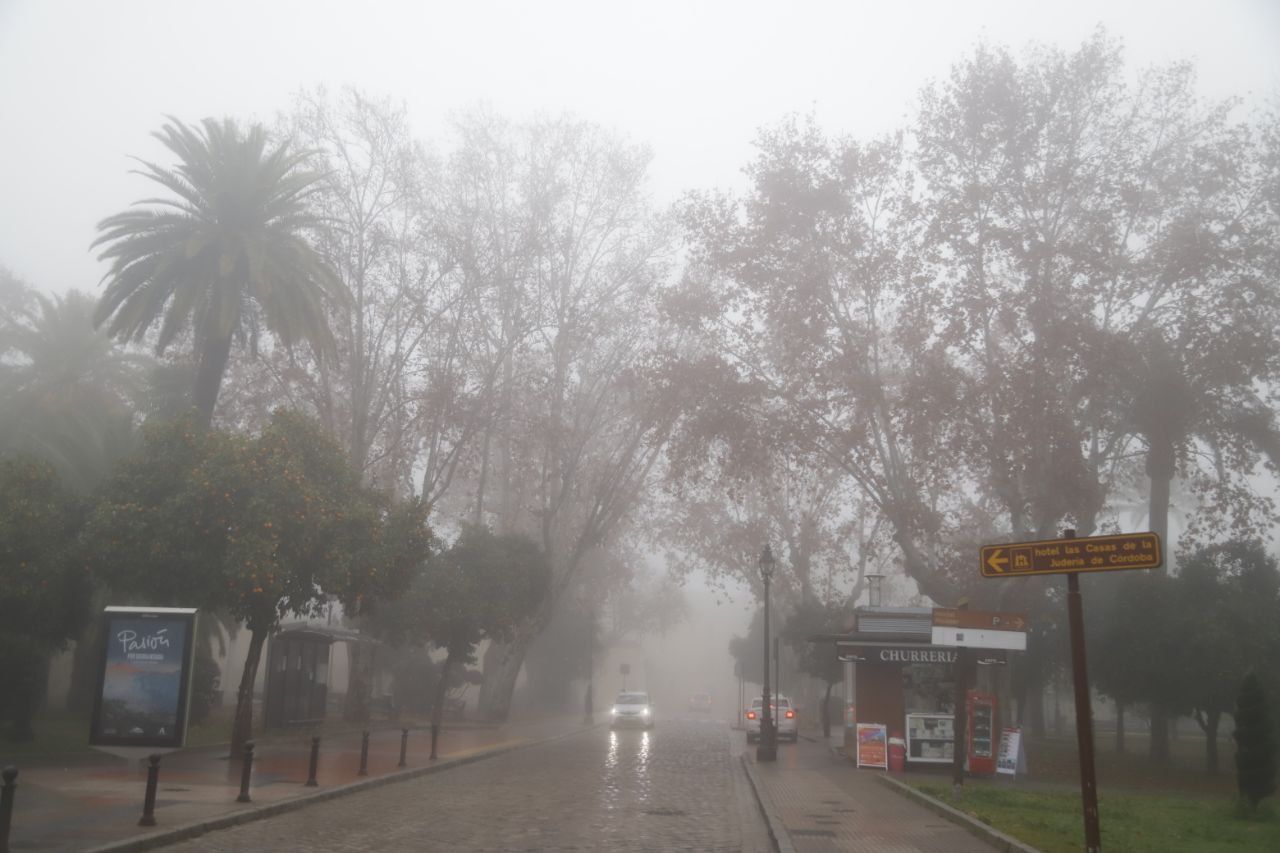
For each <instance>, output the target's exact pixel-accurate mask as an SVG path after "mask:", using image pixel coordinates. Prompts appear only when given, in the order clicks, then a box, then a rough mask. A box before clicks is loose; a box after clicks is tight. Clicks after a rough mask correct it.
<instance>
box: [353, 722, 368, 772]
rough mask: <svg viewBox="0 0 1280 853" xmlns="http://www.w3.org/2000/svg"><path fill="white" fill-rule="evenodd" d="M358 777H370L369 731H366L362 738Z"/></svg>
mask: <svg viewBox="0 0 1280 853" xmlns="http://www.w3.org/2000/svg"><path fill="white" fill-rule="evenodd" d="M356 775H358V776H368V775H369V730H368V729H365V731H364V734H363V735H362V736H361V737H360V772H359V773H358V774H356Z"/></svg>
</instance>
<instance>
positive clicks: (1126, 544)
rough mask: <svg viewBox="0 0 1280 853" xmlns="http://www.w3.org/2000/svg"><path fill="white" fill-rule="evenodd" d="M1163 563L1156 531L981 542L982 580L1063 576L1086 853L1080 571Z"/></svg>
mask: <svg viewBox="0 0 1280 853" xmlns="http://www.w3.org/2000/svg"><path fill="white" fill-rule="evenodd" d="M1163 563H1164V558H1163V555H1162V552H1161V550H1160V537H1159V536H1158V535H1156V534H1155V533H1127V534H1123V535H1119V536H1091V537H1088V538H1085V539H1077V538H1076V532H1075V531H1074V530H1064V531H1063V532H1062V538H1061V539H1050V540H1048V541H1043V542H1011V543H1006V544H1003V545H984V546H983V547H982V550H981V552H980V554H979V558H978V565H979V570H980V571H981V572H982V576H983V577H986V578H1010V577H1026V576H1027V575H1049V574H1065V575H1066V576H1067V619H1068V621H1069V624H1070V627H1071V675H1072V684H1073V686H1074V688H1075V694H1076V742H1077V748H1078V749H1079V751H1080V794H1081V798H1082V799H1083V800H1084V845H1085V850H1086V851H1088V853H1101V851H1102V832H1101V829H1100V827H1099V825H1098V777H1097V773H1096V772H1095V770H1094V760H1093V707H1092V705H1091V704H1090V701H1089V673H1088V664H1087V662H1086V660H1085V645H1084V607H1083V605H1082V604H1081V603H1080V575H1081V574H1083V573H1084V572H1111V571H1122V570H1127V569H1155V568H1159V567H1160V566H1161V565H1162V564H1163Z"/></svg>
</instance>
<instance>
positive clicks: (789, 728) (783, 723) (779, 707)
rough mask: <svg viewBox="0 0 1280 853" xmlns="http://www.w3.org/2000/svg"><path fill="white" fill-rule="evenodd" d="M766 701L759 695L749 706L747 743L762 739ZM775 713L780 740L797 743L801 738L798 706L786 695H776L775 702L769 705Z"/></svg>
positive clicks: (771, 711)
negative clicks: (762, 721)
mask: <svg viewBox="0 0 1280 853" xmlns="http://www.w3.org/2000/svg"><path fill="white" fill-rule="evenodd" d="M763 707H764V702H762V701H761V699H760V697H759V696H757V697H756V698H755V699H752V700H751V704H750V705H749V706H748V707H747V713H746V714H745V715H744V716H746V725H747V743H755V742H756V741H757V740H759V739H760V717H761V709H762V708H763ZM769 710H770V713H771V714H772V715H773V724H774V725H775V726H777V730H778V740H789V741H791V742H792V743H795V742H796V741H797V740H799V739H800V725H799V721H798V719H797V717H796V708H795V706H794V705H793V704H792V703H791V700H790V699H789V698H787V697H786V696H776V697H774V704H772V705H770V706H769Z"/></svg>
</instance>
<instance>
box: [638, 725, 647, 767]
mask: <svg viewBox="0 0 1280 853" xmlns="http://www.w3.org/2000/svg"><path fill="white" fill-rule="evenodd" d="M639 757H640V765H641V766H642V767H643V766H644V765H645V764H648V763H649V733H648V732H641V733H640V756H639Z"/></svg>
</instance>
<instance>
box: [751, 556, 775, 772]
mask: <svg viewBox="0 0 1280 853" xmlns="http://www.w3.org/2000/svg"><path fill="white" fill-rule="evenodd" d="M774 565H775V560H774V559H773V550H772V549H771V548H770V547H769V544H768V543H765V546H764V550H763V551H761V552H760V580H761V581H762V582H763V583H764V694H763V696H762V697H761V702H760V739H759V744H758V746H757V747H756V761H776V760H777V758H778V731H777V729H776V728H775V727H774V720H773V709H772V708H771V707H770V705H771V704H772V702H770V697H769V583H770V582H771V581H772V580H773V569H774Z"/></svg>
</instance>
